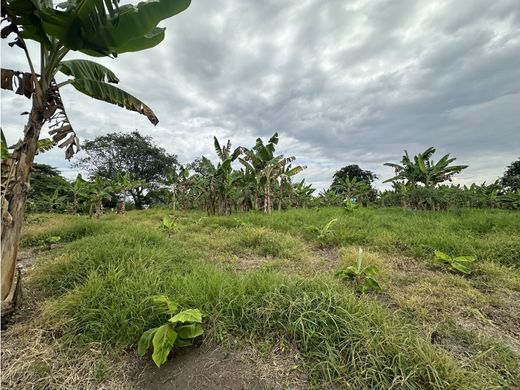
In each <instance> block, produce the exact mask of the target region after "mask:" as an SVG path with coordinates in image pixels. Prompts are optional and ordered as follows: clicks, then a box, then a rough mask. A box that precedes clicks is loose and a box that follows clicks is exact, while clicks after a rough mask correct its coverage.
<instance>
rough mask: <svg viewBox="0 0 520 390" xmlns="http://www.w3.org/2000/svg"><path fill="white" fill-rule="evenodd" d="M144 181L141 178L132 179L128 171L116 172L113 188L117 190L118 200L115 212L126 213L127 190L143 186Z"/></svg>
mask: <svg viewBox="0 0 520 390" xmlns="http://www.w3.org/2000/svg"><path fill="white" fill-rule="evenodd" d="M144 185H145V183H144V182H143V181H142V180H134V179H133V178H132V174H131V173H130V172H126V173H124V174H123V173H121V172H119V171H117V172H116V182H115V188H116V190H117V192H119V201H118V203H119V204H118V207H117V212H118V214H124V213H126V196H127V195H128V191H130V190H133V189H134V188H138V187H143V186H144Z"/></svg>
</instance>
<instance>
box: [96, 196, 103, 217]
mask: <svg viewBox="0 0 520 390" xmlns="http://www.w3.org/2000/svg"><path fill="white" fill-rule="evenodd" d="M102 212H103V201H102V200H101V199H99V200H97V201H96V218H98V219H99V217H101V213H102Z"/></svg>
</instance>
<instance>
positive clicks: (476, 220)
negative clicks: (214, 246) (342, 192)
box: [207, 208, 520, 267]
mask: <svg viewBox="0 0 520 390" xmlns="http://www.w3.org/2000/svg"><path fill="white" fill-rule="evenodd" d="M239 217H240V219H241V220H242V221H244V222H246V223H250V224H252V225H255V226H264V227H268V228H271V229H274V230H277V231H282V232H289V233H291V234H294V235H299V236H302V237H304V238H305V239H308V240H311V241H314V242H317V236H316V234H315V233H313V232H312V230H311V229H308V227H309V226H317V227H322V226H324V225H325V224H326V223H327V222H328V221H330V220H331V219H333V218H338V222H337V223H336V224H335V225H334V227H333V230H334V231H335V235H334V236H331V237H329V238H328V244H329V245H335V246H341V245H362V246H372V247H375V248H377V249H379V250H382V251H386V252H388V253H392V254H404V255H407V256H413V257H416V258H418V259H423V260H426V259H431V258H432V256H433V251H434V250H436V249H437V250H441V251H443V252H446V253H450V254H451V255H454V256H459V255H474V256H477V258H478V259H479V260H486V261H496V262H499V263H502V264H504V265H507V266H514V267H520V216H519V214H518V213H517V212H511V211H506V210H474V209H462V210H457V211H446V212H427V211H415V210H403V209H398V208H395V209H391V208H385V209H363V208H362V209H358V210H356V211H355V212H352V213H345V212H344V211H343V210H342V209H340V208H323V209H310V210H302V209H293V210H288V211H285V212H281V213H274V214H273V215H271V216H266V215H263V214H260V213H247V214H240V216H239ZM207 223H208V224H219V223H227V222H224V219H222V218H208V219H207Z"/></svg>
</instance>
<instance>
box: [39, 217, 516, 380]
mask: <svg viewBox="0 0 520 390" xmlns="http://www.w3.org/2000/svg"><path fill="white" fill-rule="evenodd" d="M327 213H331V211H327ZM290 215H291V214H289V216H290ZM294 216H295V217H297V218H298V217H299V218H301V219H304V214H303V213H295V215H294ZM329 216H330V215H328V216H325V218H323V219H327V218H329ZM130 218H133V217H132V216H130ZM247 218H249V219H251V220H252V221H254V220H256V219H258V220H261V221H262V222H264V224H266V223H265V221H266V220H265V219H263V218H262V217H259V216H257V215H251V216H248V217H247ZM356 218H358V217H356ZM287 220H289V221H290V222H288V224H293V225H292V226H293V227H291V228H294V226H296V223H295V222H294V220H293V219H290V218H288V219H287ZM215 221H216V220H212V222H211V223H214V222H215ZM300 222H301V223H306V222H305V221H300ZM300 222H298V223H300ZM104 223H107V224H110V226H111V227H112V229H110V230H109V231H104V232H103V234H93V235H91V236H88V237H84V238H82V239H80V240H77V241H75V242H73V243H71V244H69V245H67V246H66V247H64V248H62V249H60V250H59V253H58V255H57V256H56V257H55V259H54V260H51V261H48V262H46V263H43V264H41V266H40V267H39V269H38V271H37V273H36V274H35V277H34V279H33V281H32V283H33V284H32V287H34V288H38V289H40V291H41V293H42V294H43V295H44V296H46V297H47V302H46V304H45V306H44V313H45V318H46V320H47V321H48V323H49V324H50V325H51V326H54V327H56V328H58V329H60V330H61V331H63V332H64V337H65V338H64V339H65V340H67V341H68V342H71V343H74V344H80V345H81V344H84V343H87V342H91V341H96V342H101V343H103V344H104V345H105V346H113V347H119V348H120V347H131V346H133V345H135V343H136V341H137V340H138V338H139V336H140V334H141V333H142V332H143V331H144V330H146V329H148V328H150V327H152V326H156V325H157V324H158V323H159V322H160V321H161V319H160V318H159V317H158V315H157V314H156V313H155V312H154V311H153V308H152V307H150V305H149V304H148V303H147V301H146V298H147V297H148V296H150V295H153V294H166V295H169V296H171V297H172V298H173V299H174V300H175V301H177V302H178V303H179V304H180V305H181V306H182V308H191V307H198V308H201V309H202V310H203V311H204V312H205V313H206V327H207V329H208V336H207V337H208V338H213V339H215V340H225V339H228V338H231V337H232V338H242V339H250V340H259V341H263V342H272V343H279V342H283V343H287V344H292V345H294V346H296V347H297V348H298V349H299V350H300V352H301V353H302V356H303V357H304V359H305V362H306V364H307V367H308V369H309V371H310V373H311V378H312V380H313V383H314V385H316V386H317V387H319V388H324V387H326V386H327V385H335V386H338V385H339V386H341V387H344V388H352V389H392V388H401V389H477V388H478V389H485V388H489V389H491V388H503V387H504V386H507V385H508V383H507V378H503V377H502V376H501V375H500V374H499V373H498V372H495V371H490V370H487V369H486V368H485V367H481V366H473V367H471V368H470V367H467V366H466V364H464V363H462V362H460V361H457V360H456V359H455V358H454V357H453V356H451V355H450V354H449V353H447V352H446V351H444V350H442V349H439V348H437V347H436V346H433V345H431V344H430V343H429V340H426V339H424V338H423V337H422V336H421V335H420V333H419V332H418V331H417V330H416V329H415V328H414V327H413V326H412V325H409V324H408V325H407V324H406V322H405V321H403V319H402V318H401V317H400V316H399V314H396V313H391V312H390V311H389V310H387V309H385V308H383V307H382V306H380V305H379V304H378V303H376V302H375V301H371V300H360V299H358V297H356V296H355V295H354V293H352V292H351V291H350V290H347V289H345V288H344V286H342V285H341V284H339V283H338V282H337V281H336V280H334V279H332V278H331V277H329V276H326V275H318V276H315V277H312V278H303V277H298V276H288V275H283V274H280V273H277V272H272V271H265V270H264V271H262V270H260V271H255V272H250V273H246V274H237V273H235V272H230V271H225V270H224V269H221V268H218V267H217V266H214V265H212V264H209V263H207V262H205V261H204V259H205V258H207V257H208V256H209V255H210V252H208V250H207V249H206V248H204V247H194V245H193V242H192V241H190V239H189V235H188V234H187V233H186V232H185V233H186V234H185V233H182V232H181V233H180V234H179V235H178V236H175V237H173V238H172V239H168V238H166V236H165V235H164V234H161V233H160V232H159V231H157V230H156V229H152V228H149V227H146V226H148V225H147V224H140V225H131V224H125V223H119V222H115V221H105V222H104ZM187 223H188V222H187ZM281 223H282V222H281V219H280V218H279V217H278V216H275V217H274V218H273V219H272V224H273V225H274V226H276V225H277V224H280V225H281ZM153 225H154V224H153V223H150V224H149V226H153ZM194 226H195V225H194V224H193V225H191V227H190V229H198V228H197V227H194ZM345 226H346V225H345ZM188 230H189V229H188ZM244 232H245V233H244V236H243V237H242V236H241V237H240V238H239V240H244V242H246V243H249V244H250V245H253V246H255V245H256V243H258V245H260V246H262V245H265V243H264V241H263V240H264V239H265V235H264V234H263V233H258V232H256V233H255V232H253V233H251V231H248V229H245V230H244ZM261 232H262V231H261ZM182 234H184V235H182ZM236 234H240V233H239V230H237V231H236ZM181 237H182V239H181ZM251 240H252V241H251ZM280 250H282V249H280Z"/></svg>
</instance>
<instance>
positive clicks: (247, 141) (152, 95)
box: [1, 0, 520, 188]
mask: <svg viewBox="0 0 520 390" xmlns="http://www.w3.org/2000/svg"><path fill="white" fill-rule="evenodd" d="M161 25H162V26H165V27H166V28H167V29H166V39H165V40H164V41H163V42H162V44H160V45H159V46H157V47H155V48H153V49H150V50H147V51H144V52H140V53H130V54H123V55H121V56H119V57H118V58H117V59H109V58H104V59H101V60H100V62H102V63H103V64H104V65H107V66H109V67H110V68H111V69H112V70H113V71H114V72H115V73H116V75H117V76H118V77H119V78H120V80H121V82H120V85H119V86H120V87H121V88H123V89H126V90H127V91H129V92H131V93H132V94H134V95H136V96H137V97H139V98H141V100H143V101H144V102H146V103H147V104H148V105H149V106H150V107H151V108H152V109H153V110H154V111H155V113H156V114H157V116H158V117H159V120H160V122H159V124H158V125H157V126H156V127H154V126H153V125H152V124H151V123H149V122H148V120H147V119H146V118H145V117H143V116H140V115H139V114H137V113H134V112H129V111H126V110H124V109H122V108H119V107H117V106H112V105H109V104H106V103H102V102H99V101H96V100H93V99H90V98H88V97H84V96H82V95H81V94H79V93H78V92H76V91H75V90H74V89H73V88H72V87H66V88H64V90H63V91H62V96H63V99H64V102H65V106H66V109H67V111H68V113H69V117H70V119H71V121H72V125H73V127H74V128H75V130H76V132H77V133H78V135H79V136H80V137H81V138H83V139H92V138H93V137H95V136H97V135H101V134H104V133H107V132H113V131H125V132H130V131H133V130H135V129H138V130H139V131H140V132H141V133H142V134H146V135H151V136H152V137H153V138H154V140H155V141H156V143H157V144H159V145H161V146H162V147H164V148H165V149H166V150H167V151H168V152H169V153H174V154H176V155H178V157H179V160H180V161H181V162H189V161H192V160H193V159H194V158H196V157H199V156H200V155H202V154H204V155H206V156H208V157H211V158H212V159H213V158H214V151H213V141H212V140H213V136H214V135H216V136H217V137H218V138H219V139H221V140H222V141H225V140H226V139H228V138H230V139H231V141H232V143H233V146H239V145H242V146H246V147H247V146H252V145H253V143H254V140H255V139H256V138H257V137H262V138H268V137H269V136H271V135H272V134H273V133H274V132H275V131H278V132H279V134H280V144H279V151H280V152H282V153H284V154H286V155H295V156H296V157H297V162H299V163H301V164H305V165H307V166H308V169H307V170H306V171H305V172H304V173H302V174H300V175H299V176H300V177H305V178H306V179H307V181H309V182H311V183H313V184H314V185H316V186H317V187H318V188H323V187H326V186H328V185H329V184H330V181H331V177H332V175H333V174H334V172H335V171H336V170H338V169H339V168H341V167H342V166H345V165H347V164H358V165H360V166H361V167H362V168H364V169H370V170H372V171H374V172H375V173H376V174H378V175H379V176H380V177H381V178H382V179H386V178H389V177H391V175H392V170H391V169H389V168H387V167H384V166H383V163H385V162H397V161H399V160H400V157H401V155H402V153H403V150H405V149H407V150H408V151H409V152H410V153H413V154H415V153H418V152H421V151H423V150H424V149H426V148H427V147H429V146H435V147H436V148H437V158H439V157H441V155H442V154H444V153H451V154H452V155H453V156H454V157H457V162H458V163H463V164H468V165H469V168H468V169H466V170H465V171H464V172H463V173H462V174H460V175H459V176H458V178H457V179H456V180H455V181H456V182H459V183H471V182H474V181H475V182H478V183H481V182H483V181H484V180H486V181H488V182H490V181H494V180H495V179H496V178H497V177H498V176H500V175H502V173H503V172H504V170H505V168H506V166H507V165H508V164H509V163H511V162H512V161H514V160H516V159H517V158H518V157H519V156H520V1H519V0H494V1H490V0H482V1H478V0H468V1H457V0H453V1H416V0H410V1H405V0H361V1H345V0H342V1H331V0H329V1H314V0H309V1H302V0H298V1H289V0H284V1H279V0H277V1H274V0H273V1H267V0H263V1H253V0H249V1H244V0H243V1H216V0H195V1H193V3H192V4H191V6H190V7H189V8H188V9H187V10H186V11H184V12H182V13H181V14H179V15H177V16H175V17H173V18H171V19H169V20H167V21H164V22H162V24H161ZM4 41H6V40H3V42H2V67H8V68H14V69H19V70H27V66H26V65H25V62H24V57H23V56H22V52H21V51H20V50H19V49H17V48H14V49H11V48H9V47H8V46H7V44H6V42H4ZM82 57H83V56H82V55H81V54H79V53H75V52H72V53H71V54H70V55H69V57H68V58H82ZM29 108H30V102H29V100H27V99H25V98H23V97H19V96H14V95H13V94H12V93H10V92H9V91H6V92H5V93H4V91H2V120H1V121H2V127H3V129H4V132H5V133H6V135H7V138H8V142H12V143H14V142H15V141H16V140H17V139H18V138H19V137H20V134H21V132H22V129H23V125H24V122H25V119H26V117H21V116H20V115H19V114H20V112H22V111H26V110H28V109H29ZM37 161H38V162H40V163H47V164H51V165H53V166H57V167H59V168H60V169H61V170H62V172H64V174H66V175H67V176H69V177H72V176H73V175H74V170H73V169H71V168H70V164H69V163H68V162H67V161H66V160H65V159H64V153H63V151H62V150H60V149H57V148H56V150H53V151H51V152H48V153H45V154H43V155H41V156H38V157H37Z"/></svg>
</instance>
